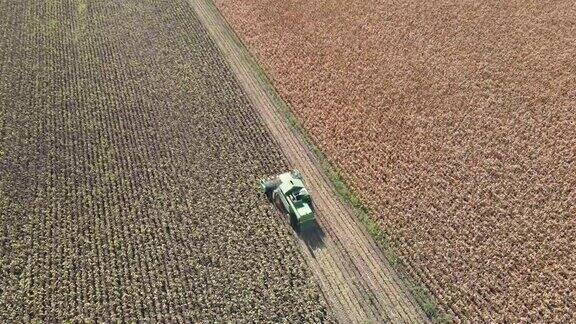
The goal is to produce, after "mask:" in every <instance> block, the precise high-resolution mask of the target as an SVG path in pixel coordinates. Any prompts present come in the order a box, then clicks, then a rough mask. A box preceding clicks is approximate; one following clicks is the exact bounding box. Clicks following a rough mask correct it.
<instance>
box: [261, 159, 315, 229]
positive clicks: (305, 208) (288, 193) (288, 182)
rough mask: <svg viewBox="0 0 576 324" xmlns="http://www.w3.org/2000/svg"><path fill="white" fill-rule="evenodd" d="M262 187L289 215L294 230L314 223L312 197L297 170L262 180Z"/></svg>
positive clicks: (283, 211) (282, 210) (272, 200)
mask: <svg viewBox="0 0 576 324" xmlns="http://www.w3.org/2000/svg"><path fill="white" fill-rule="evenodd" d="M260 189H261V190H262V192H264V193H265V194H266V197H268V200H269V201H270V202H274V204H275V205H276V207H277V208H278V209H279V210H280V211H281V212H282V213H284V214H286V215H288V217H289V218H290V225H292V227H293V228H294V230H296V231H299V230H300V229H302V228H305V227H308V226H309V225H311V224H312V223H314V220H315V215H314V209H313V207H312V198H311V197H310V193H309V192H308V190H306V187H305V186H304V179H303V178H302V175H301V174H300V172H298V171H297V170H293V171H290V172H286V173H282V174H280V175H278V176H276V177H274V178H272V179H264V180H260Z"/></svg>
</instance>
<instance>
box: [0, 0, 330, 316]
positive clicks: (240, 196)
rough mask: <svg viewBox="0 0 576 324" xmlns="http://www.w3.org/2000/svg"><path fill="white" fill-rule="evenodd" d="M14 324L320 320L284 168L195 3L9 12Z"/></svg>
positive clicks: (1, 19) (5, 18)
mask: <svg viewBox="0 0 576 324" xmlns="http://www.w3.org/2000/svg"><path fill="white" fill-rule="evenodd" d="M2 6H3V7H2V8H0V33H2V34H3V35H5V36H6V43H2V45H0V46H1V47H0V51H1V53H2V54H3V55H2V56H1V57H0V68H2V73H1V74H0V82H1V83H0V87H1V88H0V93H1V94H2V97H1V98H0V99H1V100H2V102H1V104H0V106H1V107H2V109H3V111H2V116H3V117H4V118H3V122H4V123H3V125H4V126H3V128H2V134H3V138H2V142H1V143H2V151H3V152H4V153H5V155H4V156H3V158H2V160H1V161H0V175H1V179H0V188H1V189H2V190H1V191H0V192H2V193H3V197H1V198H2V199H3V201H5V202H3V204H4V205H0V206H4V207H3V208H2V211H0V215H1V217H2V218H0V230H1V231H2V232H1V233H0V234H1V235H0V238H1V239H2V241H1V242H0V244H2V245H1V246H0V248H1V250H0V251H1V254H0V270H1V271H2V278H5V279H3V280H0V285H1V287H0V320H2V321H21V320H24V321H26V320H30V319H40V320H43V321H48V322H52V321H59V320H66V319H91V320H106V321H109V320H124V321H130V320H136V319H138V320H152V321H157V320H167V321H174V320H192V321H198V320H209V321H210V320H212V321H213V320H218V321H222V320H240V321H258V320H280V319H284V318H286V319H289V320H293V321H304V320H306V321H310V320H320V319H322V318H324V317H325V316H326V310H325V306H324V301H323V299H322V298H321V295H320V293H319V290H318V287H317V285H316V284H315V282H314V281H313V280H312V278H311V275H310V273H309V272H308V270H307V269H306V268H305V265H304V261H303V259H302V257H301V255H300V253H299V252H298V247H297V245H296V244H295V242H294V239H293V238H292V236H291V235H290V231H289V229H287V228H286V227H285V226H283V224H282V222H280V221H279V220H278V217H277V215H276V213H275V211H274V210H273V209H272V207H271V206H270V205H269V204H268V203H267V201H266V200H265V199H264V198H263V197H262V196H261V195H260V194H259V193H258V192H257V189H256V188H257V187H256V185H255V184H256V183H257V180H258V179H259V178H260V177H262V176H266V175H269V174H274V173H277V172H280V171H282V170H284V169H285V168H286V167H287V166H286V164H285V162H284V160H283V157H282V155H281V153H280V150H279V148H278V147H277V146H276V144H275V143H274V142H273V141H272V140H271V138H270V137H269V135H268V134H267V132H266V130H265V128H264V127H263V125H262V124H261V122H260V120H259V119H258V118H257V117H256V116H257V115H256V113H255V112H254V111H253V110H252V107H251V106H250V104H249V103H248V101H247V100H246V99H245V97H244V95H243V93H242V91H241V90H240V88H239V86H238V85H237V84H236V82H235V81H234V78H233V76H232V75H231V73H230V71H229V70H228V68H227V65H226V63H225V62H224V61H223V60H222V58H221V57H220V55H219V52H218V51H217V49H216V48H215V46H214V45H213V43H212V41H211V40H210V38H209V37H208V35H207V33H206V31H205V30H204V28H203V27H202V26H201V25H200V23H199V22H198V20H197V19H196V16H195V14H194V12H193V11H192V9H191V8H190V6H189V5H188V3H187V2H186V1H166V2H157V1H65V0H62V1H59V0H53V1H47V2H43V1H22V2H17V3H7V2H2Z"/></svg>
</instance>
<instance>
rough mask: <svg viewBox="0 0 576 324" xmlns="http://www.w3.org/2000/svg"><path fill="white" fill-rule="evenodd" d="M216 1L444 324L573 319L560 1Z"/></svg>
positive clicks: (575, 195)
mask: <svg viewBox="0 0 576 324" xmlns="http://www.w3.org/2000/svg"><path fill="white" fill-rule="evenodd" d="M216 4H217V6H218V7H219V8H220V10H221V11H222V12H223V13H224V16H225V17H226V18H227V20H228V21H229V22H230V24H231V25H232V27H233V28H234V29H235V31H236V32H237V33H238V34H239V35H240V37H241V38H242V40H243V41H244V42H245V43H246V44H247V45H248V47H249V49H250V50H251V51H252V52H253V53H255V54H256V56H257V58H258V59H259V61H260V62H261V63H262V64H263V66H264V67H265V69H266V71H267V73H268V74H269V76H270V77H271V79H272V80H273V83H274V85H275V86H276V87H277V89H278V90H279V92H280V94H281V95H282V96H283V98H284V99H286V101H287V102H288V103H289V104H290V105H291V106H292V108H293V111H294V114H295V115H296V116H297V117H298V118H299V119H300V120H301V121H302V123H303V125H304V128H305V129H306V131H307V132H308V133H309V135H310V136H311V137H312V139H313V140H314V142H315V143H316V144H318V146H319V147H320V149H321V150H322V151H323V152H324V153H325V154H326V156H327V158H328V159H329V160H330V162H331V163H332V164H333V165H334V166H335V167H336V168H337V169H338V170H339V171H340V172H341V173H342V176H343V178H344V179H345V180H346V181H347V182H348V183H349V184H350V185H351V187H352V188H353V189H354V191H355V192H356V193H358V195H359V196H360V198H361V200H362V202H364V203H365V205H366V206H367V207H368V208H369V209H370V211H371V213H372V214H373V215H374V216H375V217H376V218H377V219H378V220H379V222H380V225H381V228H382V229H383V230H384V231H385V232H386V234H387V236H388V237H389V238H390V239H391V241H392V243H393V244H394V245H395V247H396V248H397V249H398V251H399V253H400V258H401V259H402V260H403V261H405V263H406V264H407V265H408V268H409V271H410V272H411V273H412V275H413V276H415V277H417V278H419V279H420V281H422V282H423V283H424V284H425V285H426V286H427V287H428V288H429V289H430V290H431V291H432V292H433V293H434V295H435V296H436V297H437V299H438V301H439V302H440V305H441V306H442V308H444V309H445V310H446V311H447V312H448V313H449V315H450V316H451V317H452V318H453V319H455V320H467V321H472V322H476V321H521V320H529V321H542V320H545V321H559V322H567V321H573V320H574V317H573V316H574V314H575V313H576V303H575V301H576V298H575V297H576V296H575V295H574V294H575V292H576V254H575V253H574V251H575V250H574V248H575V245H574V244H575V243H574V240H573V239H570V238H573V237H575V236H576V226H575V225H576V218H575V217H574V215H576V209H575V208H576V192H575V191H574V188H576V165H575V164H574V159H575V157H576V156H575V155H576V151H575V150H574V148H575V147H576V125H575V123H574V105H575V103H576V102H575V99H576V92H575V90H574V89H576V79H575V78H574V75H575V74H574V73H575V70H574V62H573V59H572V58H573V57H575V56H576V47H575V46H574V45H573V44H574V33H573V28H572V26H573V24H574V17H576V12H575V11H574V8H573V6H571V4H570V1H560V2H558V3H555V4H554V5H551V4H544V3H542V2H538V1H528V2H526V1H511V2H510V1H508V2H505V3H504V2H499V1H491V2H488V3H484V4H472V3H454V2H453V1H433V2H427V3H420V2H411V1H399V2H394V3H392V2H389V1H363V2H347V3H342V2H335V1H323V2H302V1H292V0H289V1H272V3H271V2H270V1H268V2H262V1H256V0H251V1H246V0H232V1H223V0H217V1H216ZM552 34H553V35H554V36H551V35H552Z"/></svg>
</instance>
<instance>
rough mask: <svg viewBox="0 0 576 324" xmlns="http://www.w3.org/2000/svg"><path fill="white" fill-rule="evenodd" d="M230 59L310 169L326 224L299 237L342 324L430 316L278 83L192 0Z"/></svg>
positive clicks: (287, 145) (290, 154)
mask: <svg viewBox="0 0 576 324" xmlns="http://www.w3.org/2000/svg"><path fill="white" fill-rule="evenodd" d="M190 3H191V5H192V6H193V8H194V9H195V10H196V12H197V14H198V16H199V18H200V20H201V21H202V22H203V24H204V25H205V27H206V28H207V29H208V30H209V32H210V34H211V36H212V38H213V39H214V41H215V43H216V44H217V45H218V47H219V48H220V50H221V51H222V53H223V55H224V57H225V58H226V59H227V60H228V62H229V64H230V66H231V68H232V71H233V72H234V74H235V75H236V77H237V78H238V80H239V83H240V84H241V86H242V87H243V89H244V91H245V92H246V93H247V95H248V97H249V99H250V100H251V101H252V103H253V105H254V106H255V107H256V110H257V111H258V112H259V113H260V116H261V118H262V120H263V121H264V124H265V125H266V126H267V127H268V129H269V130H270V132H271V134H272V135H273V136H274V138H275V139H276V141H277V142H278V144H279V145H280V147H282V148H283V149H284V154H285V156H286V158H287V160H288V164H289V165H291V166H292V167H294V168H297V169H299V170H300V171H302V173H303V174H304V175H305V177H306V180H307V182H308V184H309V186H310V189H311V192H312V195H313V197H314V202H315V206H316V209H317V211H318V216H317V219H318V224H319V227H318V228H315V229H312V230H310V231H308V232H306V233H302V234H301V235H299V238H298V239H299V242H300V244H301V246H302V250H303V251H304V255H305V258H306V260H307V262H308V264H309V265H310V267H311V269H312V271H313V273H314V275H315V277H316V278H317V280H318V282H319V284H320V287H321V289H322V291H323V294H324V295H325V297H326V299H327V300H328V302H329V304H330V306H331V309H332V311H333V313H334V315H335V317H336V318H337V319H338V320H340V321H342V322H366V321H391V322H410V323H414V322H425V321H427V319H426V317H425V314H424V313H423V312H422V310H421V309H420V308H419V306H418V305H417V303H416V301H415V300H414V298H413V296H411V294H410V293H409V292H408V291H407V289H406V287H405V286H404V284H403V283H402V281H401V280H400V279H399V278H398V276H397V275H396V274H395V272H394V270H393V269H392V267H391V265H390V262H389V261H388V260H387V259H386V258H385V257H384V255H383V253H382V252H381V250H380V249H379V247H378V246H377V245H376V243H375V242H374V240H373V239H372V237H371V236H370V235H369V234H368V233H367V231H366V229H365V228H364V227H363V225H362V224H361V223H360V221H359V220H358V217H357V216H356V215H355V212H354V211H353V210H352V209H351V208H350V207H349V206H347V205H345V204H344V203H342V202H341V201H340V200H339V199H338V196H337V193H336V191H335V190H334V188H333V187H332V185H331V183H330V180H329V179H328V178H327V176H326V175H325V174H324V173H323V171H322V168H321V164H320V161H318V158H317V157H316V156H315V155H314V154H313V153H312V152H311V150H310V149H309V148H308V147H307V145H306V144H305V141H304V140H303V139H302V138H301V136H300V135H299V134H297V132H296V131H295V130H294V129H293V128H291V127H290V126H289V125H288V122H287V120H286V118H285V116H284V115H283V113H282V111H281V110H280V109H279V108H278V106H277V105H278V97H277V94H276V93H275V91H274V89H273V88H272V87H271V86H270V84H269V83H268V82H267V80H266V78H265V77H264V76H263V75H262V74H261V72H260V71H259V69H258V68H257V66H256V65H255V62H254V60H253V59H252V58H251V56H250V54H249V52H248V51H247V50H246V49H245V47H244V46H243V45H242V44H241V43H240V42H239V40H238V38H237V37H236V36H235V35H234V33H233V32H232V31H231V30H230V28H229V26H228V24H227V23H226V21H225V20H224V19H223V17H222V16H221V15H220V13H219V12H218V10H217V9H216V8H215V7H214V5H213V3H212V2H211V1H206V0H202V1H190Z"/></svg>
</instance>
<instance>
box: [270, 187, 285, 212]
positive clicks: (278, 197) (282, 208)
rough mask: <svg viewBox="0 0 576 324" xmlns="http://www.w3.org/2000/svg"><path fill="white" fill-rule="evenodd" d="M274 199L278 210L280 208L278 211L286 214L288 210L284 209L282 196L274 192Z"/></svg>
mask: <svg viewBox="0 0 576 324" xmlns="http://www.w3.org/2000/svg"><path fill="white" fill-rule="evenodd" d="M272 197H273V198H272V199H273V200H274V205H276V208H278V210H279V211H280V212H281V213H282V214H286V208H284V204H283V203H282V200H281V199H280V195H279V194H277V193H276V192H275V191H274V192H272Z"/></svg>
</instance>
